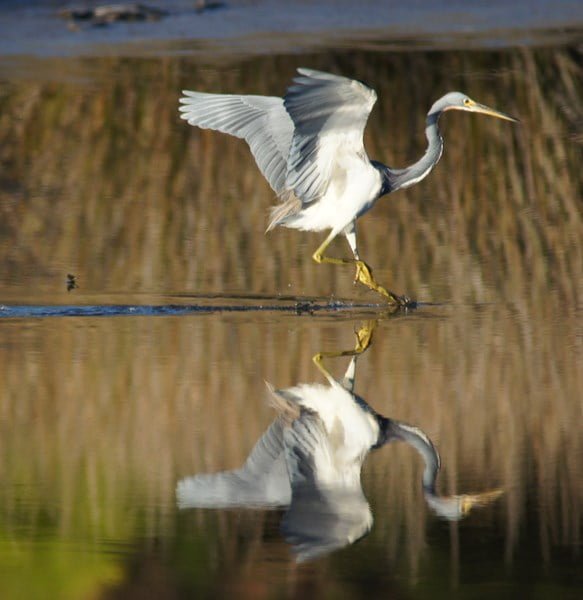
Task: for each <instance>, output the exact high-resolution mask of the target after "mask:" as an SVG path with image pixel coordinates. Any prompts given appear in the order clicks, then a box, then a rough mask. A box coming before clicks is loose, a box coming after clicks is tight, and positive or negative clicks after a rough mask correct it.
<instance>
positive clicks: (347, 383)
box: [312, 320, 377, 389]
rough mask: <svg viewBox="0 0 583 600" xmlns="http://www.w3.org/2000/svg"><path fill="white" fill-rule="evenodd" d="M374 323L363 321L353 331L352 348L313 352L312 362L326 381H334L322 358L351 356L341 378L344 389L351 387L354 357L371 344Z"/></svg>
mask: <svg viewBox="0 0 583 600" xmlns="http://www.w3.org/2000/svg"><path fill="white" fill-rule="evenodd" d="M376 325H377V321H374V320H371V321H365V322H364V323H363V324H362V325H361V327H360V329H359V330H358V331H355V332H354V335H355V337H356V341H355V343H354V349H353V350H341V351H339V352H318V354H315V355H314V357H313V358H312V360H313V362H314V364H315V365H316V367H318V370H319V371H320V373H322V374H323V375H324V377H325V378H326V379H327V380H328V381H330V382H331V381H335V379H334V377H332V375H330V373H329V371H328V369H326V367H324V365H323V364H322V361H323V359H324V358H338V357H340V356H352V360H351V361H350V364H349V365H348V369H347V370H346V373H345V375H344V378H343V380H342V385H343V386H344V387H345V388H346V389H349V388H350V389H351V388H352V387H354V373H355V370H356V358H357V356H359V355H360V354H362V353H363V352H366V350H367V349H368V347H369V346H370V345H371V343H372V334H373V331H374V330H375V327H376Z"/></svg>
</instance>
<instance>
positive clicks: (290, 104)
mask: <svg viewBox="0 0 583 600" xmlns="http://www.w3.org/2000/svg"><path fill="white" fill-rule="evenodd" d="M298 73H299V76H297V77H296V78H295V79H294V84H293V85H292V86H291V87H290V88H289V89H288V90H287V93H286V95H285V98H284V106H285V108H286V110H287V112H288V113H289V115H290V117H291V119H292V121H293V124H294V126H295V130H294V132H293V138H292V142H291V148H290V152H289V157H288V160H287V175H286V179H285V187H286V189H288V190H293V191H294V193H295V195H296V196H297V197H298V198H299V199H300V200H301V201H302V202H303V203H309V202H313V201H314V200H318V199H319V198H321V197H322V195H323V194H324V193H325V192H326V189H327V187H328V184H329V182H330V177H331V174H332V171H333V167H334V164H338V160H339V158H341V157H342V155H343V154H345V153H348V154H349V155H356V154H358V155H361V156H366V154H365V152H364V146H363V141H362V138H363V133H364V128H365V126H366V122H367V120H368V116H369V114H370V111H371V110H372V107H373V106H374V103H375V102H376V99H377V95H376V93H375V91H374V90H372V89H370V88H369V87H367V86H366V85H364V84H363V83H360V82H359V81H355V80H353V79H347V78H346V77H339V76H337V75H331V74H329V73H322V72H321V71H313V70H310V69H298Z"/></svg>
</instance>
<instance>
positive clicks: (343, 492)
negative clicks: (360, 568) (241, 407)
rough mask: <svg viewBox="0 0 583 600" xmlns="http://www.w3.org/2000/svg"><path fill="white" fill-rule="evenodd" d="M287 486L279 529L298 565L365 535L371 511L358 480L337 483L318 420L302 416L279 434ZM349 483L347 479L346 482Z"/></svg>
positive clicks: (320, 422)
mask: <svg viewBox="0 0 583 600" xmlns="http://www.w3.org/2000/svg"><path fill="white" fill-rule="evenodd" d="M284 443H285V453H286V461H287V465H288V471H289V476H290V480H291V486H292V494H291V496H292V497H291V504H290V506H289V508H288V510H287V512H286V514H285V516H284V518H283V521H282V525H281V529H282V532H283V535H284V536H285V538H286V540H287V541H288V543H290V544H291V545H292V547H293V551H294V553H295V555H296V559H297V560H298V561H300V562H301V561H305V560H311V559H314V558H316V557H318V556H322V555H324V554H328V553H329V552H332V551H333V550H337V549H339V548H342V547H344V546H346V545H348V544H351V543H353V542H355V541H356V540H358V539H360V538H361V537H362V536H364V535H366V533H368V531H369V530H370V528H371V526H372V521H373V519H372V513H371V511H370V507H369V505H368V502H367V500H366V498H365V496H364V493H363V491H362V487H361V486H360V480H359V478H355V479H354V481H355V483H354V484H347V482H346V480H345V479H344V478H341V479H340V480H338V475H341V476H342V474H336V480H335V478H334V476H333V472H332V471H331V469H330V467H329V465H327V463H328V461H329V458H330V457H329V456H328V457H327V456H326V454H327V453H329V452H330V448H329V444H328V438H327V435H326V432H325V430H324V426H323V424H322V421H321V420H320V418H319V417H318V416H317V415H315V414H313V413H307V412H304V413H302V416H301V417H300V418H299V419H297V420H295V421H294V422H293V424H292V425H291V427H289V428H287V429H286V430H285V432H284ZM348 479H350V478H348Z"/></svg>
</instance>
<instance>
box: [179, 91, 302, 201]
mask: <svg viewBox="0 0 583 600" xmlns="http://www.w3.org/2000/svg"><path fill="white" fill-rule="evenodd" d="M183 94H184V96H182V98H180V103H181V105H182V106H180V109H179V110H180V112H181V115H180V117H181V118H182V119H184V120H185V121H188V123H189V124H190V125H196V126H197V127H201V128H203V129H215V130H217V131H221V132H223V133H228V134H230V135H233V136H235V137H238V138H242V139H244V140H245V141H246V142H247V143H248V144H249V147H250V149H251V152H252V153H253V156H254V158H255V161H256V162H257V166H258V167H259V169H260V170H261V173H263V176H264V177H265V179H267V181H268V182H269V185H271V187H272V188H273V190H274V191H275V192H276V193H277V194H281V193H282V192H283V191H284V189H285V187H284V184H285V178H286V174H287V158H288V154H289V148H290V144H291V140H292V135H293V129H294V125H293V122H292V120H291V119H290V117H289V115H288V113H287V112H286V110H285V108H284V106H283V99H282V98H274V97H267V96H236V95H231V94H206V93H203V92H191V91H187V90H184V91H183Z"/></svg>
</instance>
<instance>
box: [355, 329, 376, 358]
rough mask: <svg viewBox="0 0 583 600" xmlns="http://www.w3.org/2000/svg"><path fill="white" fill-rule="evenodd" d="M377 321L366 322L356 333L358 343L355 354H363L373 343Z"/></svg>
mask: <svg viewBox="0 0 583 600" xmlns="http://www.w3.org/2000/svg"><path fill="white" fill-rule="evenodd" d="M376 324H377V322H376V321H366V322H365V323H363V324H362V326H361V328H360V329H359V330H358V331H355V333H354V334H355V336H356V343H355V344H354V352H355V353H356V354H362V353H363V352H364V351H365V350H366V349H367V348H368V347H369V346H370V344H371V342H372V332H373V331H374V329H375V327H376Z"/></svg>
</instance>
